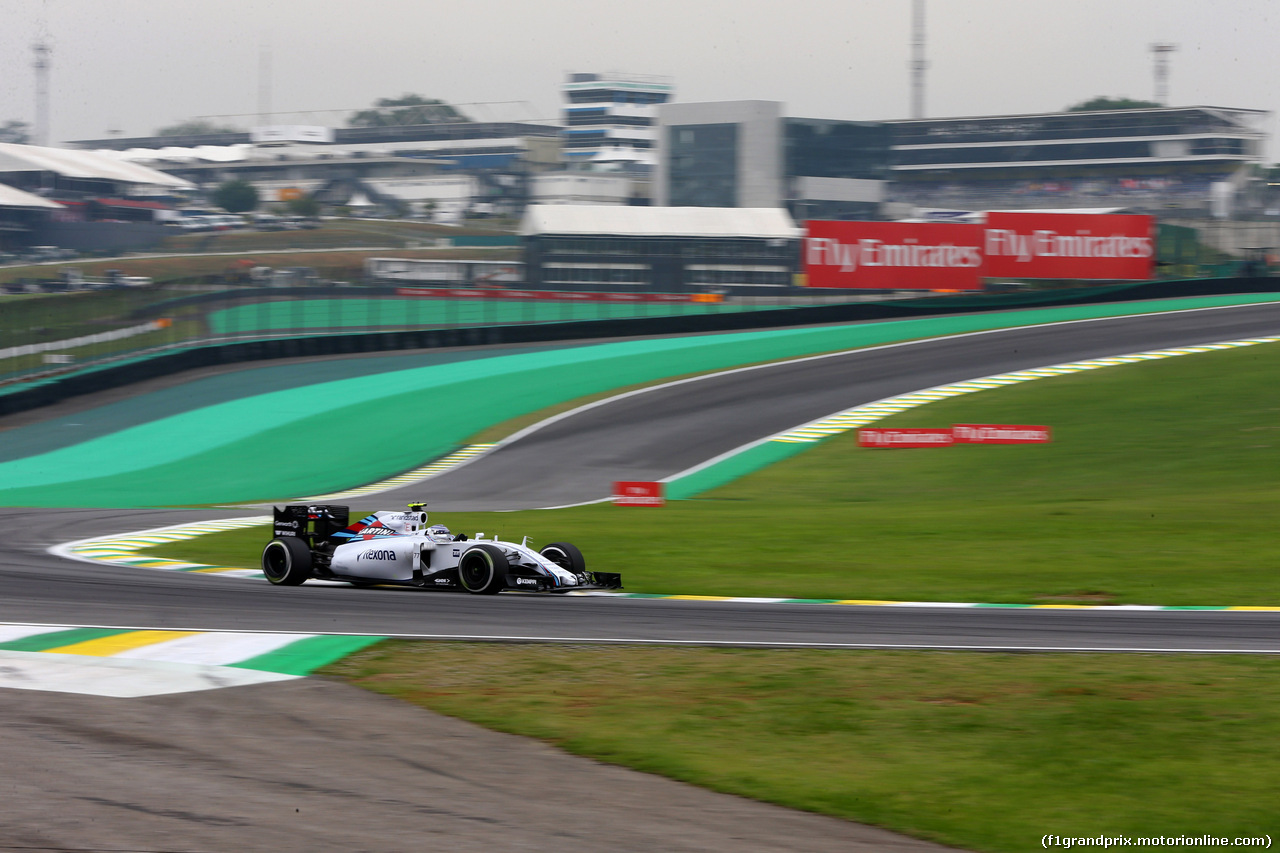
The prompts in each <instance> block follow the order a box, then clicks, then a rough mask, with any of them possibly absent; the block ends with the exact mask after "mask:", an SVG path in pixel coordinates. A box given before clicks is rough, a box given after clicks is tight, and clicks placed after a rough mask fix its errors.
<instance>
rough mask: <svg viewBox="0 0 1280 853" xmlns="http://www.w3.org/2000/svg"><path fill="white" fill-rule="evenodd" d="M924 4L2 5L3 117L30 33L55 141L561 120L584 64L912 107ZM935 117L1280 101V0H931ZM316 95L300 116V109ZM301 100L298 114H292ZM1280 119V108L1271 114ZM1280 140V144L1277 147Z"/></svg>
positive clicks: (726, 93) (860, 105) (745, 92)
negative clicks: (392, 106) (265, 104)
mask: <svg viewBox="0 0 1280 853" xmlns="http://www.w3.org/2000/svg"><path fill="white" fill-rule="evenodd" d="M911 6H912V4H911V0H723V1H722V0H716V2H712V0H450V2H441V0H358V2H356V1H355V0H276V2H263V0H107V2H90V0H0V123H3V122H4V121H6V120H10V119H17V120H21V121H27V122H31V123H34V118H35V75H34V71H33V69H32V58H33V55H32V51H31V45H32V44H33V43H34V42H35V41H36V40H37V39H41V38H44V39H47V40H48V41H49V43H50V44H51V45H52V46H53V58H52V72H51V77H50V81H51V85H50V88H51V94H52V97H51V110H50V117H51V121H50V124H51V138H52V140H54V141H55V142H59V141H64V140H70V139H85V138H100V137H104V136H106V135H108V132H109V131H119V132H121V133H123V135H125V136H145V135H149V134H151V133H153V132H154V131H155V130H156V129H158V128H160V127H162V126H164V125H166V124H172V123H174V122H177V121H180V120H183V119H187V118H191V117H195V116H218V117H220V118H219V120H221V121H224V122H226V123H232V124H240V125H241V126H243V127H248V126H250V125H252V124H256V123H257V120H256V114H257V112H258V111H259V109H260V106H261V103H262V87H261V85H260V83H261V79H262V76H263V75H262V74H261V73H260V69H261V67H262V62H261V56H262V54H263V47H264V46H267V45H269V48H270V50H269V54H270V57H271V59H270V69H271V73H270V75H269V76H270V80H271V85H270V99H269V104H270V107H271V109H272V111H273V112H275V113H277V115H276V116H275V120H274V123H287V124H332V123H336V122H338V121H340V117H341V116H342V115H344V113H342V112H338V111H344V110H351V109H357V108H360V107H364V106H367V105H369V104H371V103H372V102H373V101H374V100H376V99H377V98H379V97H394V96H398V95H400V94H402V93H406V92H415V93H419V94H422V95H425V96H427V97H433V98H441V99H443V100H446V101H449V102H452V103H455V104H460V105H465V104H484V103H493V102H510V103H505V104H496V103H494V104H493V105H491V106H476V107H463V109H464V110H466V111H467V112H469V113H470V114H471V115H472V116H473V117H475V118H481V119H485V118H493V119H507V120H536V119H542V120H552V119H554V118H555V116H556V115H557V114H558V111H559V109H560V99H559V86H560V84H561V83H562V82H563V80H564V76H565V73H566V72H568V71H621V72H634V73H642V74H657V75H666V76H669V77H670V78H671V79H672V81H673V83H674V85H675V88H676V100H678V101H714V100H731V99H743V98H752V99H764V100H776V101H782V102H784V103H785V104H786V113H787V114H788V115H794V116H804V117H811V118H834V119H889V118H906V117H907V116H908V113H909V110H910V93H909V75H908V70H907V62H908V59H909V58H910V35H911V33H910V31H911ZM927 29H928V36H927V40H928V59H929V63H930V66H929V71H928V78H927V95H926V115H929V116H959V115H998V114H1010V113H1029V112H1046V111H1053V110H1059V109H1062V108H1065V107H1066V106H1068V105H1070V104H1073V103H1077V102H1079V101H1082V100H1085V99H1088V98H1091V97H1093V96H1095V95H1111V96H1120V95H1124V96H1130V97H1135V98H1144V99H1150V98H1151V97H1152V96H1153V77H1152V61H1151V54H1150V52H1149V50H1148V46H1149V44H1150V43H1151V42H1156V41H1160V42H1173V43H1176V44H1177V45H1178V46H1179V47H1178V51H1177V52H1176V53H1175V54H1173V56H1172V58H1171V64H1170V68H1171V74H1170V86H1169V88H1170V101H1171V103H1172V104H1173V105H1181V104H1208V105H1214V106H1230V107H1246V108H1251V109H1260V110H1269V111H1272V112H1280V73H1278V72H1280V2H1277V0H1217V2H1206V0H928V15H927ZM294 111H296V113H294ZM289 113H294V114H289ZM1265 127H1266V129H1267V130H1268V132H1269V133H1271V134H1272V136H1273V137H1274V136H1276V135H1277V129H1278V127H1277V122H1276V120H1275V118H1274V117H1273V118H1272V119H1271V120H1269V121H1268V122H1267V123H1266V125H1265ZM1278 150H1280V147H1278V146H1277V144H1276V141H1275V140H1274V139H1273V141H1272V143H1271V146H1270V151H1271V152H1272V153H1271V157H1270V159H1276V157H1277V154H1276V152H1277V151H1278Z"/></svg>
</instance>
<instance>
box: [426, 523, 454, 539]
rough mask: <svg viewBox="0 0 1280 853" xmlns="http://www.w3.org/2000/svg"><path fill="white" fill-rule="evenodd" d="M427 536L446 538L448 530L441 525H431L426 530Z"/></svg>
mask: <svg viewBox="0 0 1280 853" xmlns="http://www.w3.org/2000/svg"><path fill="white" fill-rule="evenodd" d="M427 534H428V535H430V536H448V535H449V528H447V527H445V526H444V525H443V524H433V525H431V526H430V527H428V528H427Z"/></svg>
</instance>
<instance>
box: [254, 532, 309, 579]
mask: <svg viewBox="0 0 1280 853" xmlns="http://www.w3.org/2000/svg"><path fill="white" fill-rule="evenodd" d="M262 573H263V574H264V575H266V576H267V580H269V581H271V582H272V583H273V584H275V585H276V586H297V585H298V584H300V583H303V582H304V581H306V580H307V578H309V577H311V549H310V548H308V547H307V543H306V542H303V541H302V540H301V539H293V538H288V537H281V538H280V539H272V540H271V541H270V542H268V543H267V546H266V547H265V548H263V549H262Z"/></svg>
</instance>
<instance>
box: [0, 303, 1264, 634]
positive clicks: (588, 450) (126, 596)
mask: <svg viewBox="0 0 1280 853" xmlns="http://www.w3.org/2000/svg"><path fill="white" fill-rule="evenodd" d="M1277 332H1280V304H1270V305H1250V306H1242V307H1234V308H1222V309H1214V310H1196V311H1189V312H1183V313H1173V314H1159V315H1144V316H1140V317H1126V318H1116V319H1107V320H1098V321H1090V322H1073V323H1063V324H1057V325H1048V326H1038V327H1033V328H1020V329H1010V330H1002V331H996V332H987V333H981V334H972V335H963V336H959V337H953V338H947V339H939V340H927V341H921V342H916V343H911V344H903V345H896V346H889V347H880V348H875V349H870V350H862V351H857V352H853V353H849V354H847V355H841V356H838V357H831V358H821V359H810V360H802V361H798V362H792V363H784V364H780V365H777V366H773V367H769V368H764V369H759V370H751V371H743V372H736V373H727V374H721V375H717V376H714V377H711V378H707V379H704V380H701V381H697V382H690V383H684V384H679V385H673V386H669V387H666V388H662V389H658V390H654V391H650V392H648V393H644V394H639V395H634V396H630V397H626V398H623V399H621V400H619V401H617V402H616V403H613V404H611V405H603V406H598V407H595V408H592V409H590V410H587V411H585V412H583V413H582V414H580V415H578V416H576V417H571V418H566V419H563V420H561V421H558V422H557V423H555V424H553V425H551V426H548V427H546V428H544V429H541V430H538V431H536V432H533V433H532V434H530V435H528V436H526V437H525V438H523V439H521V440H519V441H516V442H513V443H512V444H510V445H509V446H506V447H504V448H502V449H501V450H500V451H498V452H495V453H493V454H491V455H489V456H487V457H483V458H482V459H480V460H478V461H476V462H473V463H471V464H469V465H467V466H464V467H462V468H460V469H457V470H456V471H455V472H452V473H450V474H446V475H444V476H441V477H438V478H436V479H434V480H432V481H430V483H429V484H428V485H429V486H430V488H429V493H428V494H427V497H429V499H430V500H431V503H432V509H433V510H437V511H438V510H441V509H444V510H448V509H455V510H462V509H468V508H480V507H483V508H486V509H497V508H518V507H532V506H548V505H560V504H568V503H575V502H579V501H587V500H592V499H595V498H599V497H602V496H605V495H607V494H608V493H609V490H610V489H609V484H610V483H611V482H612V481H613V480H615V479H638V480H643V479H656V478H659V477H662V476H666V475H668V474H672V473H675V472H678V471H680V470H682V469H684V468H687V467H689V466H690V465H692V464H695V463H697V462H701V461H703V460H705V459H707V458H710V457H712V456H715V455H717V454H719V453H722V452H724V451H726V450H729V449H731V448H734V447H738V446H740V445H742V444H744V443H746V442H748V441H752V440H755V439H758V438H761V437H763V436H766V435H770V434H772V433H774V432H777V431H780V430H784V429H786V428H789V427H792V426H795V425H797V424H799V423H802V422H805V421H808V420H811V419H813V418H817V417H821V416H823V415H827V414H830V413H832V412H834V411H837V410H840V409H843V408H847V407H850V406H853V405H857V404H860V403H865V402H870V401H873V400H876V399H880V398H883V397H888V396H891V395H894V394H899V393H904V392H907V391H913V390H917V389H919V388H924V387H930V386H933V385H938V384H942V383H945V382H951V381H958V380H963V379H970V378H974V377H978V376H985V375H990V374H994V373H1000V372H1005V371H1010V370H1017V369H1025V368H1031V367H1040V366H1044V365H1050V364H1056V363H1061V362H1065V361H1072V360H1076V359H1083V358H1094V357H1100V356H1106V355H1117V354H1123V353H1131V352H1137V351H1142V350H1149V349H1158V348H1162V347H1170V346H1185V345H1193V344H1197V343H1210V342H1216V341H1225V340H1234V339H1240V338H1248V337H1255V336H1260V335H1265V334H1275V333H1277ZM423 491H424V490H423V488H421V487H419V488H413V489H408V490H405V493H404V494H398V493H395V492H392V493H387V494H384V495H382V496H380V498H379V503H380V504H385V505H386V506H389V507H393V506H395V505H397V504H399V503H401V502H403V501H404V499H405V498H419V497H422V496H423ZM246 512H247V511H246ZM234 514H236V512H235V511H226V510H201V511H174V510H135V511H125V512H122V511H118V510H113V511H104V510H53V511H51V510H21V509H9V510H3V511H0V519H3V521H4V524H5V527H6V529H7V530H9V531H10V534H9V537H8V544H9V551H8V553H7V554H5V555H4V556H3V557H0V583H2V584H3V585H4V589H5V596H4V598H3V599H2V600H0V621H12V622H33V621H38V622H52V623H58V624H78V625H102V626H113V627H138V626H144V627H155V628H181V629H189V630H196V629H204V630H216V629H227V630H277V631H299V632H329V633H358V634H376V635H384V636H385V635H400V636H424V637H457V638H481V639H509V640H570V641H578V640H590V641H602V642H611V641H612V642H636V641H638V642H672V643H726V644H740V645H751V644H761V645H781V646H787V645H815V646H847V647H895V648H902V647H906V648H914V647H932V648H965V649H1060V650H1090V649H1110V650H1151V651H1253V652H1258V651H1262V652H1280V616H1277V614H1268V613H1242V612H1195V611H1187V612H1167V611H1160V612H1152V611H1128V610H1107V611H1097V610H1088V611H1049V612H1046V611H1035V610H1033V611H1026V610H1022V611H1014V610H998V609H963V610H962V609H952V608H946V607H920V608H886V607H856V606H835V605H775V604H753V603H723V602H694V601H651V600H616V599H612V600H611V599H607V598H567V599H566V598H556V597H546V596H522V595H503V596H499V597H497V598H496V599H494V598H488V597H485V598H473V597H470V596H466V595H461V594H447V593H425V592H418V591H413V590H406V591H392V590H355V589H350V588H346V587H341V586H333V587H326V586H303V587H300V588H296V589H285V588H267V587H265V586H264V585H263V584H261V583H260V582H258V583H255V582H252V581H237V580H232V579H228V578H211V577H203V576H196V575H192V574H176V573H164V572H145V571H139V570H136V569H127V568H120V569H112V568H104V567H102V566H98V565H93V566H90V565H85V564H76V563H71V562H68V561H65V560H61V559H58V558H55V557H52V556H50V555H48V554H47V553H45V549H46V548H47V547H48V546H50V545H54V544H58V543H60V542H64V541H68V540H71V539H79V538H85V537H88V536H93V535H99V534H108V533H118V532H124V531H127V530H139V529H144V528H150V527H159V526H163V525H165V524H175V523H178V522H181V521H188V520H194V519H201V518H212V517H227V516H228V515H234ZM1154 603H1159V602H1154ZM1219 603H1230V604H1234V603H1237V602H1206V604H1219ZM1240 603H1246V602H1240Z"/></svg>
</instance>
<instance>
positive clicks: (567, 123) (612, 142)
mask: <svg viewBox="0 0 1280 853" xmlns="http://www.w3.org/2000/svg"><path fill="white" fill-rule="evenodd" d="M673 92H674V88H673V86H672V84H671V79H670V78H669V77H657V76H652V75H642V74H588V73H572V74H570V75H569V79H568V80H567V81H566V82H565V84H564V86H563V88H562V90H561V94H562V95H563V97H564V130H563V133H562V138H563V152H564V158H565V161H566V162H567V163H568V164H569V165H570V167H571V168H572V167H574V166H575V165H576V166H577V167H579V168H586V169H593V170H627V171H634V170H637V169H639V170H642V171H647V170H648V169H649V168H650V167H652V166H653V163H654V153H653V148H654V140H653V125H654V122H655V120H656V118H657V114H658V106H659V105H660V104H665V103H667V102H668V101H670V100H671V96H672V93H673Z"/></svg>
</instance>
